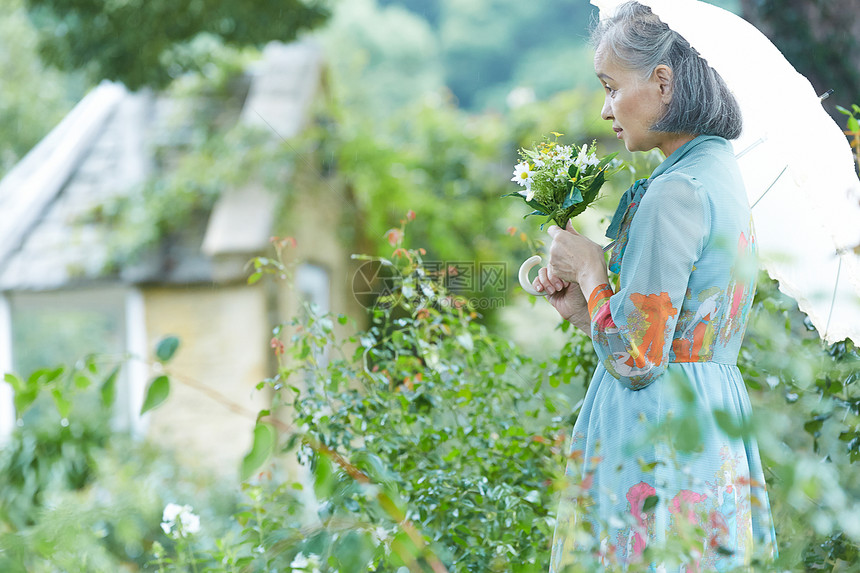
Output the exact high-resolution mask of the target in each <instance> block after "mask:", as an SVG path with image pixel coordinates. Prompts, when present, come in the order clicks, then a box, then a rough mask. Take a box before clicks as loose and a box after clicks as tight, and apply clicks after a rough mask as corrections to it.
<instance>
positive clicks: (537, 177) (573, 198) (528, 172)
mask: <svg viewBox="0 0 860 573" xmlns="http://www.w3.org/2000/svg"><path fill="white" fill-rule="evenodd" d="M552 135H553V136H555V140H554V141H550V140H549V139H546V140H544V141H543V142H542V143H539V144H538V145H536V146H534V147H533V148H532V149H520V158H521V159H522V161H521V162H519V163H517V165H516V166H515V167H514V176H513V177H512V178H511V181H515V182H517V184H519V185H520V186H521V187H523V188H524V189H523V190H521V191H518V192H516V193H509V194H508V195H505V197H511V196H513V197H521V198H522V199H523V200H524V201H525V202H526V204H527V205H528V206H529V207H531V208H533V209H534V211H532V212H531V213H529V214H528V215H526V217H528V216H530V215H543V216H545V217H546V221H544V222H543V223H542V224H541V228H543V226H544V225H545V224H546V223H548V222H549V221H555V224H556V225H558V226H559V227H561V228H562V229H564V228H565V227H566V226H567V222H568V221H569V220H570V219H571V218H572V217H575V216H577V215H579V214H580V213H582V212H583V211H585V209H586V207H588V206H589V205H590V204H591V203H592V202H593V201H594V200H595V199H596V198H597V195H598V193H599V191H600V188H601V187H602V186H603V184H604V183H605V182H606V179H607V177H609V176H610V175H612V174H613V173H616V172H617V171H618V170H619V169H620V167H616V168H614V169H612V170H611V171H610V169H609V168H610V165H613V160H614V159H615V156H616V155H617V153H611V154H609V155H607V156H606V157H603V158H602V159H601V158H599V157H598V156H597V143H596V142H592V144H591V146H590V147H589V146H588V144H585V145H583V146H582V147H577V146H571V145H561V144H559V142H558V138H559V137H560V136H561V135H562V134H561V133H556V132H552ZM524 218H525V217H524Z"/></svg>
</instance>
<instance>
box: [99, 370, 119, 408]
mask: <svg viewBox="0 0 860 573" xmlns="http://www.w3.org/2000/svg"><path fill="white" fill-rule="evenodd" d="M119 369H120V367H119V366H117V367H116V368H114V369H113V370H111V373H110V374H108V376H107V378H105V380H104V382H102V384H101V387H99V393H100V394H101V397H102V404H104V406H105V407H107V408H109V407H111V406H112V405H113V401H114V399H115V398H116V379H117V376H119Z"/></svg>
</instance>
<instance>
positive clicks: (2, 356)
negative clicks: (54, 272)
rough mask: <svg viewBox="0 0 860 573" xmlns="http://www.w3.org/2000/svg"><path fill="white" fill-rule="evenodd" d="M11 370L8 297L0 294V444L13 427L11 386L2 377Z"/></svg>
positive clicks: (7, 436) (13, 415) (13, 410)
mask: <svg viewBox="0 0 860 573" xmlns="http://www.w3.org/2000/svg"><path fill="white" fill-rule="evenodd" d="M11 371H12V317H11V315H10V312H9V299H8V298H6V296H5V295H4V294H0V444H3V443H4V442H6V440H7V439H8V438H9V435H10V434H11V433H12V430H13V429H14V428H15V406H14V404H13V402H12V387H11V386H9V384H8V383H7V382H5V381H3V377H4V375H5V374H6V373H7V372H11Z"/></svg>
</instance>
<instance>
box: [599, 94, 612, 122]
mask: <svg viewBox="0 0 860 573" xmlns="http://www.w3.org/2000/svg"><path fill="white" fill-rule="evenodd" d="M600 117H602V118H603V119H612V118H613V117H612V105H610V103H609V98H608V97H607V98H605V99H604V100H603V109H601V110H600Z"/></svg>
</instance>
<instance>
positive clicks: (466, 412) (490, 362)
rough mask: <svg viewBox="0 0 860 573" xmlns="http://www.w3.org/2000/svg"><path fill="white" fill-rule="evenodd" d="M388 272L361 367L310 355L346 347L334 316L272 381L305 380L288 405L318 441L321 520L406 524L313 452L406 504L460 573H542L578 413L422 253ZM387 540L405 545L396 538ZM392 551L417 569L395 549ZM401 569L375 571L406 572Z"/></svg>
mask: <svg viewBox="0 0 860 573" xmlns="http://www.w3.org/2000/svg"><path fill="white" fill-rule="evenodd" d="M387 263H388V264H391V265H396V266H398V268H399V269H400V273H399V276H400V277H402V278H401V279H400V280H398V281H397V286H396V288H395V290H394V294H393V296H392V298H391V299H390V300H385V299H383V300H380V302H379V307H378V308H377V310H376V311H375V312H374V317H373V323H372V325H371V327H370V328H369V329H368V330H367V331H365V332H362V333H360V334H359V335H358V336H357V337H356V338H354V339H353V343H357V344H358V346H357V347H356V349H355V352H354V353H353V356H352V358H351V359H350V358H348V354H346V353H344V354H338V355H339V356H340V357H339V358H332V359H331V360H330V361H329V362H328V363H327V364H325V365H320V364H318V363H317V361H316V360H315V358H314V357H315V356H318V355H319V352H320V351H321V350H322V349H323V348H325V347H326V346H328V345H337V342H336V340H335V338H334V334H333V322H332V320H331V319H329V318H326V317H312V318H311V319H310V321H309V322H308V323H307V324H305V325H303V328H302V329H301V333H302V334H301V335H299V336H297V337H295V338H294V339H293V345H292V346H291V348H292V349H293V351H294V357H293V358H294V360H295V362H294V365H293V366H292V367H291V368H290V369H289V370H287V371H282V373H281V374H280V375H279V376H278V377H277V378H275V379H273V380H272V381H270V383H271V384H272V385H273V387H283V385H284V384H285V383H289V382H288V380H291V379H294V378H295V375H296V374H300V376H299V377H298V378H299V379H304V380H305V381H306V384H305V385H302V386H306V388H304V389H300V387H299V385H293V386H292V387H286V388H284V389H283V390H281V395H283V396H284V397H283V399H284V400H287V399H288V397H289V395H290V394H294V399H292V400H291V401H292V405H293V406H294V408H295V410H296V412H297V419H296V423H297V424H299V425H301V426H303V427H307V435H308V436H310V438H311V441H309V442H306V443H307V444H308V445H307V446H306V447H305V449H303V450H302V452H301V455H302V457H303V458H305V459H307V460H308V461H310V462H311V464H312V465H313V466H314V467H315V468H316V470H315V471H316V474H317V496H318V498H319V499H320V500H321V501H323V500H324V502H323V505H322V506H321V508H320V518H321V519H322V520H323V523H327V522H332V521H334V522H342V521H344V520H348V521H349V522H357V523H363V524H366V525H365V526H366V527H383V528H385V529H389V530H390V529H391V528H393V527H394V528H395V529H396V526H397V520H394V519H392V518H393V517H394V515H392V513H395V512H392V511H390V510H387V509H386V507H385V506H384V505H382V504H381V503H380V500H379V499H378V498H376V497H373V496H368V495H366V491H364V490H365V489H366V488H367V487H369V486H367V485H363V484H361V483H355V480H354V479H353V478H351V477H350V476H349V475H348V472H346V471H344V469H343V467H338V466H334V467H333V468H331V467H330V468H329V469H325V470H324V474H325V475H328V476H332V475H334V476H335V477H320V472H321V471H323V470H321V469H320V468H325V467H326V465H327V464H328V465H330V463H329V461H328V459H327V455H326V454H325V453H324V452H321V451H320V450H321V448H319V447H314V446H313V444H315V443H319V444H320V445H322V446H324V447H325V448H327V449H331V450H333V451H335V452H337V453H338V454H339V455H340V456H343V458H345V459H348V460H351V463H352V464H354V465H355V467H356V468H357V469H358V470H359V471H360V472H362V474H364V475H366V476H368V478H369V480H370V482H371V483H372V484H375V487H379V488H383V489H384V490H385V491H386V492H390V497H391V499H392V500H395V499H399V500H401V501H400V503H398V504H397V506H398V507H400V504H402V507H403V508H405V512H406V513H405V515H406V518H407V519H408V520H409V522H411V523H414V524H415V526H416V527H417V528H418V529H419V530H420V531H421V532H422V533H423V535H424V537H425V538H426V539H427V540H429V542H430V543H431V545H432V547H433V548H434V550H435V551H436V552H437V555H439V557H440V558H441V559H442V560H443V561H444V562H445V563H446V564H447V566H448V567H449V568H450V570H452V571H488V570H505V571H507V570H513V571H519V570H532V569H533V568H534V567H535V565H536V564H542V563H545V562H546V560H547V551H548V543H549V539H550V537H551V535H552V525H553V520H552V511H551V509H550V508H551V507H552V505H553V504H552V493H551V489H550V488H548V487H547V484H548V483H551V481H552V479H553V478H554V476H555V475H556V473H557V472H558V471H559V470H560V468H561V463H560V456H559V455H558V446H559V444H560V443H561V442H562V441H563V440H562V439H561V438H560V433H561V426H562V424H563V423H564V422H565V420H566V414H567V413H569V411H570V409H569V408H565V407H563V403H564V402H563V400H559V399H550V398H549V397H548V395H547V394H546V393H545V392H541V391H540V389H541V387H542V384H543V383H544V382H547V381H548V379H549V375H548V373H541V372H540V371H539V370H537V369H536V368H535V366H536V365H534V364H533V363H532V362H531V360H530V359H528V358H527V357H525V356H523V355H521V354H519V353H518V352H517V351H516V349H515V348H514V347H513V346H512V345H511V344H510V343H509V342H507V341H504V340H502V339H499V338H497V337H495V336H492V335H491V334H489V333H488V332H487V330H486V329H485V328H484V327H482V326H480V325H479V324H478V323H477V322H476V321H475V320H474V319H475V316H476V315H474V313H470V311H469V309H468V306H467V304H466V302H465V301H464V300H461V299H457V298H456V297H453V296H451V295H450V294H449V293H447V292H445V290H444V289H443V288H442V286H441V285H440V284H439V283H438V282H436V281H434V280H433V279H432V278H431V277H429V276H428V274H427V273H426V272H425V271H424V268H423V265H422V260H421V255H420V253H419V252H417V251H407V252H404V253H403V254H402V255H401V256H399V257H397V258H395V259H393V260H389V261H387ZM461 305H462V306H461ZM578 341H579V342H578V343H579V344H582V343H583V339H582V338H579V339H578ZM565 374H567V373H563V374H562V377H567V376H565ZM290 376H293V378H290ZM332 471H334V474H332V473H331V472H332ZM351 482H352V483H351ZM395 514H396V513H395ZM356 527H358V526H357V525H356ZM391 543H392V544H397V543H399V541H398V537H397V534H395V535H394V539H393V541H391ZM402 543H403V546H404V547H406V546H408V543H407V542H406V541H405V540H403V542H402ZM404 551H406V550H405V549H404ZM378 553H379V552H378ZM419 554H420V552H419ZM394 555H400V559H401V560H403V562H404V563H406V564H407V565H408V558H407V559H404V558H403V556H402V554H401V553H398V552H397V551H394V547H393V546H392V556H394ZM407 555H409V551H407ZM376 558H377V559H383V557H382V555H377V557H376ZM425 558H426V556H425ZM392 559H393V561H391V560H388V559H384V560H383V561H382V563H381V564H380V565H378V566H379V567H381V568H382V570H389V567H390V568H392V570H393V569H396V566H397V565H398V561H397V559H395V558H394V557H392Z"/></svg>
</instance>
